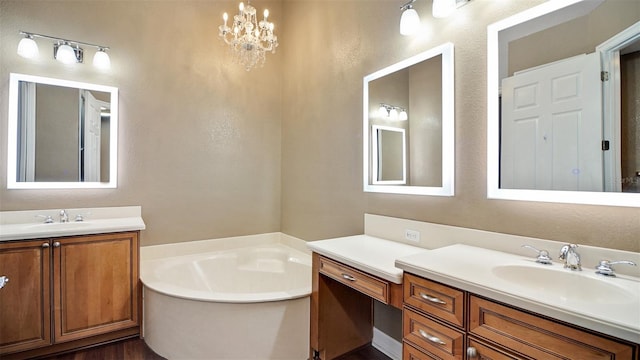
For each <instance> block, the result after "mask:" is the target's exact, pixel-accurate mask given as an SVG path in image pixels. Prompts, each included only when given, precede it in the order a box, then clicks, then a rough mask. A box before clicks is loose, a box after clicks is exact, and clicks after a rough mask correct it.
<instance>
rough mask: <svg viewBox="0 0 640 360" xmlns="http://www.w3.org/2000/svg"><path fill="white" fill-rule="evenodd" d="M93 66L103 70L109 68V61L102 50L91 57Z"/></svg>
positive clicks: (107, 55)
mask: <svg viewBox="0 0 640 360" xmlns="http://www.w3.org/2000/svg"><path fill="white" fill-rule="evenodd" d="M93 66H95V67H97V68H98V69H103V70H107V69H110V68H111V59H110V58H109V54H107V53H106V52H105V51H104V49H100V50H99V51H98V52H96V54H95V55H93Z"/></svg>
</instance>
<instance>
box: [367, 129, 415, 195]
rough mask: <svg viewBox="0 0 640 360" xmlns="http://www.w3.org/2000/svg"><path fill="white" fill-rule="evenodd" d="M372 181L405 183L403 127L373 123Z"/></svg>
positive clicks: (405, 142) (404, 137) (376, 182)
mask: <svg viewBox="0 0 640 360" xmlns="http://www.w3.org/2000/svg"><path fill="white" fill-rule="evenodd" d="M371 136H372V137H373V138H372V139H371V145H372V147H373V148H372V149H371V155H372V156H373V159H372V165H373V171H372V181H373V183H374V184H377V185H382V184H386V185H404V184H406V183H407V138H406V132H405V129H401V128H394V127H390V126H382V125H373V126H372V128H371Z"/></svg>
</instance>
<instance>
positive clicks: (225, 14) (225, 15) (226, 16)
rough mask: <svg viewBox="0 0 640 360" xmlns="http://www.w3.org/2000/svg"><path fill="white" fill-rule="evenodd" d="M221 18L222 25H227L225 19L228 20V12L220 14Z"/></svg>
mask: <svg viewBox="0 0 640 360" xmlns="http://www.w3.org/2000/svg"><path fill="white" fill-rule="evenodd" d="M222 20H224V25H225V26H227V20H229V14H227V13H224V14H222Z"/></svg>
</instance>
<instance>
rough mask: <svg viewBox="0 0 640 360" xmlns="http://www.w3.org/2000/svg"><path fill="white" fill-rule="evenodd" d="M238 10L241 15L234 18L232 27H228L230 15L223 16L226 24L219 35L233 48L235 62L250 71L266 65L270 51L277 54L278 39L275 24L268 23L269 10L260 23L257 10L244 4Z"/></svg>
mask: <svg viewBox="0 0 640 360" xmlns="http://www.w3.org/2000/svg"><path fill="white" fill-rule="evenodd" d="M238 8H239V9H240V13H238V15H236V16H234V17H233V22H232V24H231V27H229V26H227V21H228V20H229V15H227V13H224V15H222V19H223V20H224V24H223V25H220V27H219V30H220V32H219V34H218V35H220V37H221V38H222V39H224V42H226V43H227V44H228V45H230V46H231V51H232V53H233V56H234V58H235V60H236V61H237V62H239V63H240V64H241V65H242V66H244V68H245V69H246V70H247V71H249V70H251V68H253V67H254V66H256V65H258V64H259V65H260V66H262V65H264V61H265V54H266V53H267V52H268V51H271V52H272V53H275V52H276V47H278V37H277V36H275V35H273V23H272V22H269V21H267V18H268V17H269V10H266V9H265V10H264V18H263V19H262V20H260V22H258V19H257V17H256V8H254V7H253V6H251V5H250V4H247V5H245V4H244V3H240V6H238Z"/></svg>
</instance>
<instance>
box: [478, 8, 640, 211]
mask: <svg viewBox="0 0 640 360" xmlns="http://www.w3.org/2000/svg"><path fill="white" fill-rule="evenodd" d="M639 20H640V7H638V6H636V4H635V2H633V1H617V0H558V1H549V2H545V3H543V4H540V5H538V6H535V7H533V8H531V9H529V10H527V11H524V12H522V13H519V14H516V15H514V16H511V17H509V18H507V19H504V20H501V21H499V22H497V23H494V24H491V25H489V26H488V28H487V51H488V53H487V109H488V112H487V197H488V198H494V199H509V200H525V201H547V202H563V203H577V204H595V205H613V206H632V207H640V194H638V193H636V194H632V193H631V192H632V191H633V190H632V188H633V187H629V186H626V187H625V186H624V185H625V183H640V172H637V171H631V172H629V171H628V169H627V170H626V172H625V170H622V168H623V167H624V166H621V164H626V166H627V167H628V166H629V164H631V163H632V162H634V161H635V160H633V159H640V151H639V150H640V147H639V146H636V145H635V144H634V143H633V141H629V139H632V138H635V137H636V136H635V135H634V134H637V133H638V132H637V131H636V130H635V129H636V128H637V127H638V125H637V120H636V119H638V118H640V106H636V105H633V104H635V103H636V101H635V99H637V96H636V97H634V96H635V95H633V94H635V93H636V92H635V90H632V91H630V90H629V88H624V86H627V87H630V88H631V89H637V88H638V82H639V81H640V76H638V74H639V73H640V72H636V73H635V75H634V74H632V75H625V79H624V81H621V78H622V76H621V74H622V73H623V72H624V71H625V66H629V67H636V68H640V56H636V57H635V60H630V61H631V64H630V65H625V63H627V61H626V60H624V58H625V56H626V55H624V54H627V53H638V51H639V50H640V46H637V45H639V44H640V21H639ZM634 44H635V45H634ZM578 60H584V64H583V65H576V64H575V62H574V61H578ZM634 61H635V62H634ZM563 66H564V67H565V68H566V69H564V70H560V71H559V72H556V69H555V68H556V67H557V68H561V67H563ZM579 68H582V69H583V70H584V72H582V70H581V71H578V69H579ZM571 79H573V80H574V81H570V80H571ZM625 83H626V84H625ZM534 84H538V85H534ZM629 84H630V85H629ZM536 86H541V87H540V88H539V89H537V90H535V91H534V90H533V89H534V88H535V87H536ZM558 91H561V92H562V93H558V96H556V95H554V92H556V93H557V92H558ZM578 94H579V95H580V97H582V96H587V97H585V98H581V99H579V98H578V97H577V95H578ZM553 96H555V97H556V99H555V100H554V98H553ZM589 96H592V98H591V97H589ZM630 104H631V105H630ZM636 166H640V161H639V162H637V163H636ZM625 191H626V192H625Z"/></svg>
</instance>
